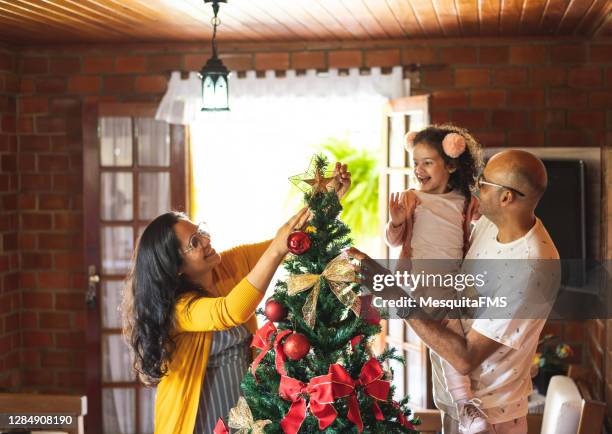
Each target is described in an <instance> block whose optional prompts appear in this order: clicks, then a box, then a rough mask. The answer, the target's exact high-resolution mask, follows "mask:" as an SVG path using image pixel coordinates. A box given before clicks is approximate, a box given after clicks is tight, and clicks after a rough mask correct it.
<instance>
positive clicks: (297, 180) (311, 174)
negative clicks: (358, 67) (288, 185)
mask: <svg viewBox="0 0 612 434" xmlns="http://www.w3.org/2000/svg"><path fill="white" fill-rule="evenodd" d="M325 166H327V161H326V160H325V159H324V158H323V157H321V156H317V155H315V156H314V157H313V158H312V160H311V161H310V165H309V167H308V170H307V171H306V172H304V173H302V174H299V175H295V176H292V177H290V178H289V180H290V181H291V182H292V183H293V184H295V186H296V187H297V188H299V189H300V190H302V191H304V192H306V191H308V190H310V189H312V194H316V193H319V192H321V193H327V192H328V191H329V190H331V189H334V188H335V187H336V185H335V182H334V180H335V178H334V176H333V172H332V171H325Z"/></svg>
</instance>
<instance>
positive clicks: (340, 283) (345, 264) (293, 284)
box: [287, 254, 361, 328]
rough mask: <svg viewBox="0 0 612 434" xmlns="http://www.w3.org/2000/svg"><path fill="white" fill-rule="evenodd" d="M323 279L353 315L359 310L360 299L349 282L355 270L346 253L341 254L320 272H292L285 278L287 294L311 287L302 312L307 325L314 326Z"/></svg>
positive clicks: (294, 293) (358, 312)
mask: <svg viewBox="0 0 612 434" xmlns="http://www.w3.org/2000/svg"><path fill="white" fill-rule="evenodd" d="M322 278H323V279H325V280H326V281H327V283H328V285H329V287H330V289H331V291H332V292H333V293H334V294H335V295H336V297H337V298H338V300H340V303H342V304H343V305H344V306H346V307H348V308H350V309H351V310H352V311H353V312H354V313H355V315H357V316H359V314H360V312H361V299H360V298H359V297H358V296H357V294H355V293H354V292H353V291H352V290H351V288H350V286H349V284H350V283H352V282H355V278H356V276H355V270H353V268H352V266H351V263H350V262H349V259H348V256H346V254H341V255H339V256H336V257H335V258H334V259H332V260H331V261H330V262H329V264H327V267H325V270H323V273H321V274H292V275H291V276H289V279H288V280H287V294H289V295H290V296H293V295H296V294H299V293H300V292H303V291H307V290H309V289H310V288H312V291H311V292H310V294H309V295H308V298H307V299H306V302H305V303H304V307H303V308H302V314H303V315H304V321H305V322H306V324H308V326H309V327H311V328H312V327H314V324H315V316H316V312H317V299H318V298H319V292H320V290H321V279H322Z"/></svg>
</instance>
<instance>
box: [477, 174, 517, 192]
mask: <svg viewBox="0 0 612 434" xmlns="http://www.w3.org/2000/svg"><path fill="white" fill-rule="evenodd" d="M483 185H490V186H492V187H497V188H505V189H506V190H510V191H512V192H514V193H516V194H518V195H519V196H521V197H525V194H524V193H521V192H520V191H518V190H517V189H516V188H512V187H508V186H507V185H501V184H496V183H495V182H489V181H487V180H486V179H485V178H484V175H479V176H478V178H476V188H477V189H480V187H482V186H483Z"/></svg>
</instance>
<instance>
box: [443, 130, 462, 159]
mask: <svg viewBox="0 0 612 434" xmlns="http://www.w3.org/2000/svg"><path fill="white" fill-rule="evenodd" d="M465 148H466V144H465V138H464V137H463V136H462V135H461V134H457V133H448V134H447V135H446V136H445V137H444V140H442V149H443V150H444V153H445V154H446V155H448V156H449V157H451V158H457V157H459V156H460V155H461V154H463V153H464V152H465Z"/></svg>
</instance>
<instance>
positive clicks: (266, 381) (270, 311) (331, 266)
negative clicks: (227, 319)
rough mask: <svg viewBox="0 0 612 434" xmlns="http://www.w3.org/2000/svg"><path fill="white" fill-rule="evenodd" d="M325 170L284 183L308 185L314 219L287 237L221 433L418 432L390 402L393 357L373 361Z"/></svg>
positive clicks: (372, 323)
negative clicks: (280, 271)
mask: <svg viewBox="0 0 612 434" xmlns="http://www.w3.org/2000/svg"><path fill="white" fill-rule="evenodd" d="M326 169H327V161H326V159H325V158H324V157H321V156H316V157H315V158H314V159H313V162H312V163H311V167H310V169H309V171H308V172H307V173H305V174H303V175H299V176H296V177H293V178H292V181H294V182H297V183H302V184H305V185H307V186H308V188H307V191H306V192H305V194H304V198H305V201H306V203H307V204H308V207H309V208H310V210H311V212H312V214H313V217H312V220H311V221H310V222H309V226H308V227H307V228H305V230H304V231H299V232H294V233H293V234H292V235H291V236H290V238H289V241H288V242H289V247H290V251H291V252H292V253H291V254H290V255H288V257H287V258H286V260H285V263H284V267H285V269H286V270H287V271H288V273H289V277H288V278H287V279H286V280H282V281H278V282H277V283H276V286H275V292H274V295H273V296H272V297H271V298H270V299H268V301H267V302H266V307H265V315H266V317H267V320H268V321H267V322H266V323H265V324H264V325H263V326H262V327H261V328H260V329H259V330H258V331H257V334H256V335H255V336H254V339H253V344H252V345H253V346H254V347H256V348H258V349H259V350H260V351H259V355H258V356H257V357H256V359H255V360H254V362H253V364H252V365H251V369H250V372H249V373H247V375H246V376H245V378H244V380H243V382H242V391H243V394H244V396H245V398H246V402H245V401H244V400H243V399H242V398H241V401H240V402H239V405H237V406H236V408H234V409H233V410H232V412H231V413H230V420H229V425H230V427H233V428H239V429H242V430H244V431H240V432H244V433H247V432H251V433H263V432H265V433H288V434H293V433H298V432H300V433H313V432H325V433H358V432H364V433H380V432H387V433H412V432H417V431H415V427H414V425H415V424H417V423H418V421H415V420H414V419H413V418H411V416H410V410H409V409H408V408H407V401H408V398H407V397H405V398H403V399H402V400H401V401H400V402H395V401H393V399H392V397H393V390H394V388H393V386H392V385H391V379H392V372H391V371H390V370H388V368H386V367H385V366H386V364H385V362H386V361H387V360H389V359H390V358H394V359H396V360H402V361H403V359H401V358H400V357H399V356H397V355H396V354H395V352H394V350H393V349H390V350H386V351H384V352H383V353H382V354H381V355H379V356H378V357H375V356H374V355H373V354H372V352H371V351H370V345H369V344H370V343H371V341H372V339H373V338H374V337H375V335H376V334H378V333H379V332H380V325H379V322H380V316H379V315H378V312H377V311H376V309H374V308H373V307H372V306H371V304H370V297H369V296H363V295H360V290H361V288H360V285H359V284H357V283H355V271H354V269H353V268H352V267H351V264H350V262H349V259H348V257H346V256H345V255H344V254H342V251H343V250H344V249H346V248H347V247H348V246H349V245H350V243H351V240H350V238H349V234H350V229H349V228H348V227H347V226H346V225H345V224H344V223H342V222H341V221H340V220H339V219H338V216H339V214H340V212H341V210H342V206H341V205H340V201H339V199H338V196H337V195H336V193H335V191H334V189H333V177H326ZM328 190H329V191H328ZM260 313H261V312H260ZM217 432H221V431H217Z"/></svg>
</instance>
